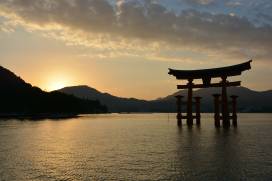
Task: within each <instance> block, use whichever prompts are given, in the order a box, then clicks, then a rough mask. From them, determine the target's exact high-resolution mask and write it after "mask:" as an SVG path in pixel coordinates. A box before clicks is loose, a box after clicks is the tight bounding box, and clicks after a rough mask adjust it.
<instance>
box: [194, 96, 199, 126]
mask: <svg viewBox="0 0 272 181" xmlns="http://www.w3.org/2000/svg"><path fill="white" fill-rule="evenodd" d="M194 98H195V110H196V124H197V125H200V99H201V97H198V96H197V97H194Z"/></svg>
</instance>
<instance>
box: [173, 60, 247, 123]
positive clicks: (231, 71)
mask: <svg viewBox="0 0 272 181" xmlns="http://www.w3.org/2000/svg"><path fill="white" fill-rule="evenodd" d="M251 62H252V60H249V61H247V62H244V63H241V64H237V65H232V66H228V67H220V68H212V69H202V70H175V69H169V72H168V74H169V75H173V76H175V77H176V79H178V80H188V83H187V84H186V85H177V88H178V89H188V96H187V102H186V103H187V115H186V116H182V113H181V105H182V103H183V102H182V97H183V96H180V95H178V96H176V98H177V120H178V125H179V126H181V125H182V122H181V120H182V119H187V125H189V126H192V125H193V119H194V118H195V119H196V123H197V125H200V99H201V97H194V99H195V102H193V88H208V87H222V92H221V95H220V94H214V95H213V96H214V120H215V126H216V127H220V120H222V121H223V127H225V128H228V127H230V119H232V121H233V126H237V114H236V99H237V96H235V95H232V96H231V98H232V115H231V116H230V114H229V106H228V103H229V102H228V96H227V87H230V86H240V85H241V81H235V82H229V81H227V78H228V77H230V76H237V75H241V74H242V72H243V71H245V70H249V69H251V65H250V63H251ZM218 77H219V78H221V79H222V80H221V82H219V83H211V79H212V78H218ZM195 79H202V84H194V83H193V80H195ZM193 103H194V104H195V106H196V115H195V116H193V112H192V110H193ZM220 104H221V111H220ZM220 112H221V115H220Z"/></svg>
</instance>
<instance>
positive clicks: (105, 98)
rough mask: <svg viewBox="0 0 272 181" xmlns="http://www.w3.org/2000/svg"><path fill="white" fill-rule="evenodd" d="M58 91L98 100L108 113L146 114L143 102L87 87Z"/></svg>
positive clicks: (74, 87)
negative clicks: (106, 108)
mask: <svg viewBox="0 0 272 181" xmlns="http://www.w3.org/2000/svg"><path fill="white" fill-rule="evenodd" d="M58 91H60V92H63V93H66V94H69V95H74V96H77V97H79V98H84V99H91V100H99V101H100V102H101V103H102V104H104V105H106V106H107V107H108V109H109V111H110V112H146V111H147V109H148V107H147V106H148V103H149V102H148V101H145V100H139V99H134V98H122V97H116V96H113V95H111V94H108V93H102V92H100V91H98V90H96V89H94V88H91V87H88V86H73V87H65V88H63V89H60V90H58Z"/></svg>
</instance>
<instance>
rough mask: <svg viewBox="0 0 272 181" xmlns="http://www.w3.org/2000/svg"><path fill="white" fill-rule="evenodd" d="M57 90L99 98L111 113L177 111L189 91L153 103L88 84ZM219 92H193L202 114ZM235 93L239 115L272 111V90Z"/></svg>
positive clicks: (232, 89) (234, 90) (238, 89)
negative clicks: (198, 98)
mask: <svg viewBox="0 0 272 181" xmlns="http://www.w3.org/2000/svg"><path fill="white" fill-rule="evenodd" d="M82 87H84V89H85V93H84V94H82V92H81V93H79V92H80V89H81V88H82ZM88 90H95V91H96V92H95V94H91V92H90V91H88ZM58 91H60V92H63V93H66V94H72V95H74V96H77V97H81V98H83V97H84V98H87V99H90V98H92V99H97V100H99V101H101V103H103V104H105V105H106V106H108V108H109V111H110V112H175V111H176V105H175V98H174V96H175V95H177V94H179V95H183V96H185V98H184V99H186V95H187V91H186V90H180V91H177V92H174V93H173V94H170V95H168V96H165V97H161V98H157V99H154V100H142V99H136V98H123V97H118V96H114V95H111V94H109V93H102V92H100V91H98V90H96V89H95V88H92V87H89V86H86V85H81V86H70V87H65V88H63V89H60V90H58ZM220 92H221V89H220V88H206V89H198V90H195V91H194V96H201V97H203V99H202V101H201V104H202V106H201V107H202V111H203V112H212V111H213V97H212V94H214V93H220ZM232 94H235V95H238V96H239V98H238V111H240V112H272V106H270V103H269V102H271V101H272V90H267V91H255V90H251V89H248V88H246V87H230V88H228V95H229V96H230V95H232ZM105 95H106V96H105Z"/></svg>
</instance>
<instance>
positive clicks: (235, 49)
mask: <svg viewBox="0 0 272 181" xmlns="http://www.w3.org/2000/svg"><path fill="white" fill-rule="evenodd" d="M271 9H272V1H271V0H0V65H1V66H4V67H6V68H8V69H10V70H11V71H13V72H15V73H16V74H17V75H19V76H20V77H22V78H23V79H24V80H25V81H27V82H29V83H31V84H32V85H34V86H38V87H40V88H42V89H43V90H47V91H51V90H54V89H58V88H62V87H65V86H75V85H88V86H90V87H93V88H96V89H97V90H99V91H102V92H108V93H111V94H113V95H116V96H120V97H135V98H140V99H156V98H158V97H164V96H166V95H169V94H172V93H174V92H175V91H176V85H177V84H184V83H186V82H181V81H177V80H175V78H174V77H172V76H169V75H168V74H167V73H168V68H174V69H185V70H190V69H203V68H213V67H221V66H229V65H233V64H238V63H242V62H245V61H247V60H250V59H253V62H252V69H251V70H250V71H246V72H244V73H243V74H242V76H240V77H233V78H230V79H229V80H242V86H245V87H248V88H250V89H253V90H258V91H263V90H269V89H272V83H271V77H272V68H271V66H272V63H271V57H272V11H271ZM217 81H218V80H217Z"/></svg>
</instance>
